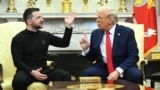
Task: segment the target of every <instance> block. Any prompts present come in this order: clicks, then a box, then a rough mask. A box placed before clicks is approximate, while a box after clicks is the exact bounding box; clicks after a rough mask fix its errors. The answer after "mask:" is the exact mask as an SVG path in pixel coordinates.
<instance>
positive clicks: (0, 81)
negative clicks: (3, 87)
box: [0, 63, 3, 83]
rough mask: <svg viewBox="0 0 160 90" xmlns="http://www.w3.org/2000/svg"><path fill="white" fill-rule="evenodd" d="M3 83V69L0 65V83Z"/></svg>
mask: <svg viewBox="0 0 160 90" xmlns="http://www.w3.org/2000/svg"><path fill="white" fill-rule="evenodd" d="M2 82H3V67H2V64H1V63H0V83H2Z"/></svg>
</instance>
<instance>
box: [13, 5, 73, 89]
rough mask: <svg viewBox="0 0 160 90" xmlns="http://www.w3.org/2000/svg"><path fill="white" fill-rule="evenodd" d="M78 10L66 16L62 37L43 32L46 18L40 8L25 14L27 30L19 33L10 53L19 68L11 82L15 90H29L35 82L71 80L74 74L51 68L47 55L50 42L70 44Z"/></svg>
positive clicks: (58, 44) (27, 10)
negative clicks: (47, 62)
mask: <svg viewBox="0 0 160 90" xmlns="http://www.w3.org/2000/svg"><path fill="white" fill-rule="evenodd" d="M75 16H76V13H75V12H73V13H71V15H70V16H68V17H65V19H64V22H65V33H64V36H63V38H60V37H57V36H54V35H52V34H50V33H49V32H45V31H40V30H39V29H40V28H42V27H43V21H44V20H43V18H42V15H41V13H40V12H39V8H28V9H26V10H25V12H24V14H23V19H24V21H25V23H26V29H25V30H23V31H21V32H20V33H18V34H17V35H16V36H15V37H14V38H13V40H12V43H11V53H12V57H13V62H14V65H15V67H16V68H17V71H16V74H15V75H14V79H13V82H12V86H13V89H14V90H27V87H28V86H29V85H30V84H31V83H32V82H35V81H39V82H43V83H45V84H48V83H49V81H68V80H71V76H70V74H69V73H68V72H66V71H64V70H61V69H50V68H49V67H47V65H46V56H47V51H48V47H49V45H53V46H56V47H67V46H69V43H70V39H71V35H72V26H71V25H72V23H73V21H74V19H75Z"/></svg>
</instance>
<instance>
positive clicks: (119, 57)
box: [86, 24, 139, 71]
mask: <svg viewBox="0 0 160 90" xmlns="http://www.w3.org/2000/svg"><path fill="white" fill-rule="evenodd" d="M103 34H104V31H101V30H99V29H96V30H94V31H93V32H92V33H91V38H90V39H91V40H90V50H89V52H88V54H87V55H86V57H87V58H88V59H89V60H91V61H94V60H96V63H95V64H98V65H104V61H103V58H102V54H101V49H100V44H101V41H102V38H103ZM138 52H139V51H138V48H137V43H136V40H135V36H134V31H133V30H132V29H131V28H128V27H125V26H122V25H118V24H117V25H116V28H115V34H114V40H113V46H112V58H113V65H114V68H116V67H120V68H122V69H123V70H124V71H125V70H126V69H128V68H130V67H137V61H138V60H139V56H138Z"/></svg>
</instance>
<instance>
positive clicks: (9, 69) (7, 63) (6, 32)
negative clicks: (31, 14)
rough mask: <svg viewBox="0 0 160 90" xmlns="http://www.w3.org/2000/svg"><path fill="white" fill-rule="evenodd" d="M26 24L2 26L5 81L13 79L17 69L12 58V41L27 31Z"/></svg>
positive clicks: (0, 38) (0, 51) (0, 54)
mask: <svg viewBox="0 0 160 90" xmlns="http://www.w3.org/2000/svg"><path fill="white" fill-rule="evenodd" d="M25 27H26V26H25V23H24V22H7V23H2V24H0V63H1V64H2V66H3V79H4V80H5V79H6V78H8V77H13V75H14V73H15V70H16V68H15V67H14V64H13V60H12V56H11V40H12V38H13V37H14V36H15V35H16V34H17V33H18V32H20V31H22V30H24V29H25Z"/></svg>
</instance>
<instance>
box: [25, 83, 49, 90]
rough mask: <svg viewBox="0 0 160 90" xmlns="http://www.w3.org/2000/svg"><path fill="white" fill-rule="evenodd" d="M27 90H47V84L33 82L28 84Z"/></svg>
mask: <svg viewBox="0 0 160 90" xmlns="http://www.w3.org/2000/svg"><path fill="white" fill-rule="evenodd" d="M27 90H48V85H45V84H43V83H40V82H34V83H32V84H31V85H29V86H28V88H27Z"/></svg>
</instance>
